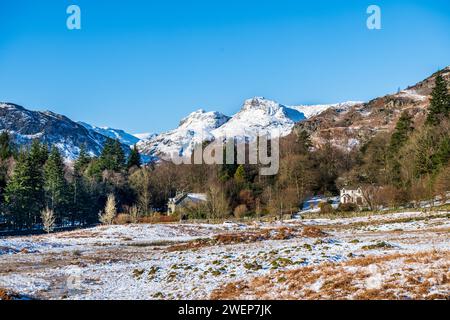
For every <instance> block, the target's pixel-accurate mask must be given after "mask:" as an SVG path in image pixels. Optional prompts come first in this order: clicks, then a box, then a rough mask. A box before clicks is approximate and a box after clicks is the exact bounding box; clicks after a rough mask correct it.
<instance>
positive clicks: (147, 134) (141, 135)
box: [133, 132, 157, 140]
mask: <svg viewBox="0 0 450 320" xmlns="http://www.w3.org/2000/svg"><path fill="white" fill-rule="evenodd" d="M133 136H135V137H136V138H138V139H139V140H150V139H152V138H154V137H156V136H157V134H156V133H150V132H145V133H135V134H133Z"/></svg>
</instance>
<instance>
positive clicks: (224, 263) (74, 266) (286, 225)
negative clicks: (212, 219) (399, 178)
mask: <svg viewBox="0 0 450 320" xmlns="http://www.w3.org/2000/svg"><path fill="white" fill-rule="evenodd" d="M449 220H450V219H449V213H448V212H431V213H421V212H406V213H391V214H382V215H376V216H366V217H352V218H339V219H309V220H308V219H303V220H289V221H283V222H281V221H276V222H259V223H256V222H254V223H249V224H235V223H225V224H216V225H213V224H161V225H127V226H110V227H97V228H92V229H86V230H79V231H72V232H64V233H59V234H51V235H42V236H30V237H12V238H3V239H0V288H4V289H7V290H11V291H13V292H16V293H19V294H21V295H26V296H29V297H32V298H38V299H39V298H40V299H207V298H210V296H211V293H212V292H214V290H215V289H217V288H220V287H222V286H224V285H226V284H228V283H233V282H236V281H242V280H248V279H252V278H255V277H264V276H268V277H269V278H270V277H271V275H273V274H275V273H277V272H284V271H286V270H296V269H302V268H304V267H311V266H321V265H323V264H324V263H325V265H328V264H326V263H332V264H339V263H345V262H351V261H352V259H355V258H362V257H368V256H384V255H386V256H387V255H393V254H414V253H417V252H424V251H425V252H427V251H429V252H432V251H433V250H443V251H444V252H448V251H449V250H450V241H449V240H450V234H449V230H450V221H449ZM280 228H283V229H287V230H290V232H291V233H290V236H289V237H286V238H285V239H284V240H276V238H273V237H272V238H270V237H269V238H262V237H256V238H255V237H253V238H251V237H249V236H248V235H249V234H252V233H258V232H259V233H262V232H270V234H272V233H273V230H282V229H280ZM317 228H320V229H321V230H322V231H323V232H325V234H323V235H322V236H320V234H319V235H315V234H314V232H313V233H312V234H309V233H307V232H306V231H307V230H308V229H312V230H313V231H314V230H317ZM223 234H234V235H239V236H242V240H241V241H234V242H228V243H227V244H224V243H218V242H214V241H212V239H215V238H216V236H217V235H223ZM205 239H211V240H208V241H206V240H205ZM239 239H241V238H239ZM191 244H201V245H198V246H195V245H192V246H191ZM183 245H184V246H183ZM447 257H448V255H447ZM444 262H446V263H449V261H444ZM391 273H395V272H394V271H392V272H391ZM310 285H311V286H312V287H313V288H320V287H321V283H311V284H310Z"/></svg>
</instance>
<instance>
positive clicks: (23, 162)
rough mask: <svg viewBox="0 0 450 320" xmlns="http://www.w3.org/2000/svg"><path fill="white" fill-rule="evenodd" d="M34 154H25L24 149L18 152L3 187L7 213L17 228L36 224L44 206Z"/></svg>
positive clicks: (41, 177)
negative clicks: (11, 172) (10, 173)
mask: <svg viewBox="0 0 450 320" xmlns="http://www.w3.org/2000/svg"><path fill="white" fill-rule="evenodd" d="M36 146H37V145H36ZM39 148H40V147H39ZM35 151H36V149H35ZM34 156H36V154H31V153H30V154H28V155H27V154H26V152H24V151H23V152H21V153H20V154H19V156H18V159H17V162H16V166H15V168H14V171H13V174H12V177H11V179H10V180H9V181H8V184H7V186H6V189H5V202H6V205H7V210H8V214H9V217H10V219H11V221H12V222H13V224H14V226H15V227H16V228H18V229H20V228H23V227H27V228H31V227H32V226H33V224H36V223H37V221H38V219H39V217H40V212H41V210H42V209H43V207H44V190H43V173H42V166H40V165H39V164H37V163H36V158H34Z"/></svg>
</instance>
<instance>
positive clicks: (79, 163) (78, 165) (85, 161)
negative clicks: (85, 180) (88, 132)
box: [73, 144, 91, 176]
mask: <svg viewBox="0 0 450 320" xmlns="http://www.w3.org/2000/svg"><path fill="white" fill-rule="evenodd" d="M90 161H91V158H90V157H89V156H88V154H87V152H86V146H85V145H84V144H83V145H82V146H81V148H80V154H79V155H78V158H77V160H76V161H75V163H74V165H73V170H74V174H75V176H79V175H82V174H83V172H84V170H86V168H87V166H88V165H89V162H90Z"/></svg>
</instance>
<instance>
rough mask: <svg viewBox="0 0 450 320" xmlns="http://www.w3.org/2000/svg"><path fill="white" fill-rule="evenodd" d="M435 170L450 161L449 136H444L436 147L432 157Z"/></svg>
mask: <svg viewBox="0 0 450 320" xmlns="http://www.w3.org/2000/svg"><path fill="white" fill-rule="evenodd" d="M432 161H433V166H434V169H435V170H439V169H440V168H442V167H444V166H446V165H448V163H449V161H450V136H445V137H443V139H442V140H441V142H440V143H439V146H438V149H437V151H436V153H435V154H434V155H433V158H432Z"/></svg>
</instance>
